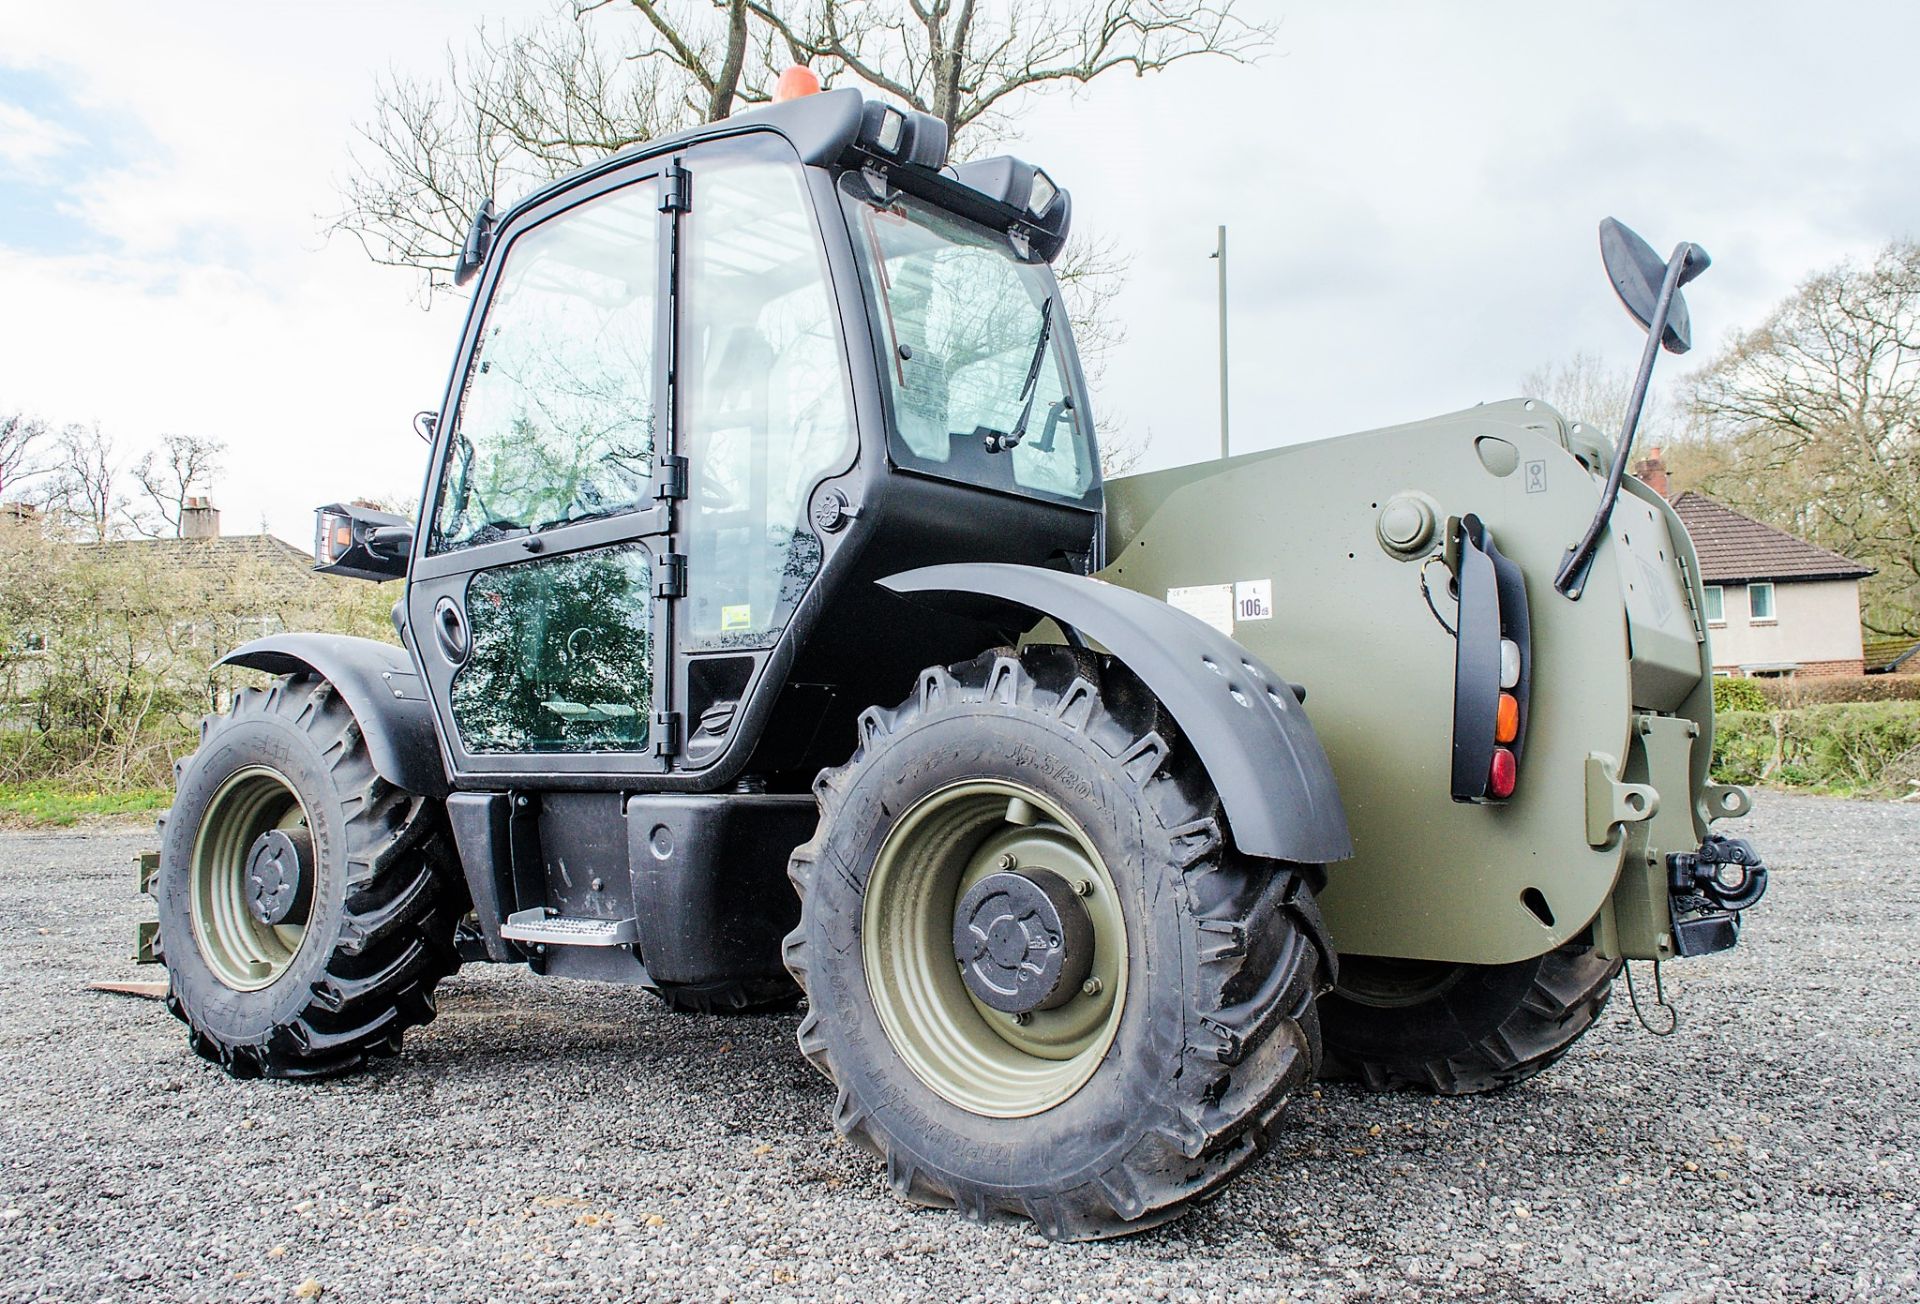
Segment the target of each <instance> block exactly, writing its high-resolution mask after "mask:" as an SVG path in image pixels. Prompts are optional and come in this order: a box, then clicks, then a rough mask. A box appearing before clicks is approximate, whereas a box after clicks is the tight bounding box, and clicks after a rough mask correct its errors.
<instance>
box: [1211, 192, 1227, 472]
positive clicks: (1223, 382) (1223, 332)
mask: <svg viewBox="0 0 1920 1304" xmlns="http://www.w3.org/2000/svg"><path fill="white" fill-rule="evenodd" d="M1219 237H1220V243H1219V245H1218V246H1217V247H1216V248H1215V249H1214V251H1213V257H1214V258H1215V259H1217V260H1218V261H1219V263H1220V267H1219V272H1220V457H1221V459H1222V460H1225V458H1226V457H1227V228H1226V227H1224V226H1223V227H1221V228H1220V229H1219Z"/></svg>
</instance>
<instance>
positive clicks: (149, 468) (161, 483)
mask: <svg viewBox="0 0 1920 1304" xmlns="http://www.w3.org/2000/svg"><path fill="white" fill-rule="evenodd" d="M160 442H161V447H160V448H159V449H157V450H149V451H148V452H146V453H144V454H142V455H141V457H140V460H139V461H137V462H135V463H134V464H133V478H134V480H135V481H136V482H137V483H138V484H139V486H140V491H141V493H142V494H143V495H144V496H145V497H146V499H147V502H146V504H145V505H143V506H142V507H141V508H140V509H138V510H134V511H130V512H128V514H127V516H128V521H129V523H130V524H131V525H132V526H133V528H134V529H135V530H137V531H139V532H140V533H141V534H144V535H147V536H149V537H157V536H160V535H164V534H168V533H172V534H173V535H175V536H178V535H179V533H180V515H181V513H182V512H183V511H184V510H185V507H186V500H187V499H188V498H189V497H191V496H192V495H193V494H194V492H195V491H196V490H198V491H201V492H204V491H205V490H206V489H207V488H208V487H209V486H210V485H211V483H212V481H213V478H214V477H215V476H217V475H219V474H220V458H221V457H222V455H224V454H225V453H226V451H227V446H226V445H225V444H223V443H221V442H220V441H219V440H217V439H203V438H202V437H200V436H199V435H162V436H161V437H160Z"/></svg>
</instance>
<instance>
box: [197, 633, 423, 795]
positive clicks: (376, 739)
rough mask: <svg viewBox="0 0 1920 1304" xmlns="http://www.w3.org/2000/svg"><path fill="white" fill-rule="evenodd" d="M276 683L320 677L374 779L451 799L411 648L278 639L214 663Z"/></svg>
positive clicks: (339, 638)
mask: <svg viewBox="0 0 1920 1304" xmlns="http://www.w3.org/2000/svg"><path fill="white" fill-rule="evenodd" d="M214 664H216V665H222V666H244V667H246V668H247V669H249V670H264V671H266V672H267V673H268V674H273V675H294V674H303V673H305V674H316V675H319V676H320V677H321V678H322V679H324V680H326V681H327V682H328V683H330V684H332V685H333V688H334V691H335V692H337V693H339V694H340V696H341V697H343V698H345V699H346V703H347V706H348V707H349V708H350V709H351V710H352V711H353V718H354V721H355V722H356V723H357V724H358V725H359V726H360V734H361V737H363V738H364V739H365V740H366V744H367V756H368V758H369V759H370V760H372V762H373V769H374V773H376V774H378V775H379V776H380V777H381V778H383V779H385V780H386V781H387V782H388V783H391V784H393V785H394V786H396V787H399V788H404V789H406V790H407V791H408V792H417V793H420V794H422V795H424V796H428V797H444V796H446V794H447V790H448V785H447V772H446V768H445V766H443V765H442V764H441V761H440V743H439V740H438V739H437V738H436V737H435V736H434V732H433V707H432V706H431V705H430V704H429V703H428V702H427V694H426V691H425V688H424V687H423V685H422V684H421V683H420V676H419V675H417V674H416V673H415V672H414V668H413V662H412V660H411V659H409V658H408V656H407V651H406V649H405V648H400V647H395V646H393V645H392V644H391V643H376V642H374V641H373V640H372V639H370V638H352V637H349V636H347V635H345V634H274V635H271V636H270V637H267V638H259V639H255V640H254V641H253V642H251V643H247V644H243V645H242V646H240V647H237V648H235V649H234V650H233V651H231V652H229V653H227V655H225V656H223V657H221V658H220V660H219V661H217V662H215V663H214Z"/></svg>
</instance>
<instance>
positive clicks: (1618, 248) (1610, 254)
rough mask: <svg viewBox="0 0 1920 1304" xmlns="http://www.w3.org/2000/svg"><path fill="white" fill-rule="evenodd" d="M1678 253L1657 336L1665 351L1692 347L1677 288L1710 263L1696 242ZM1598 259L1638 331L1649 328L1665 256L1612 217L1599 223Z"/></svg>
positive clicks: (1684, 307)
mask: <svg viewBox="0 0 1920 1304" xmlns="http://www.w3.org/2000/svg"><path fill="white" fill-rule="evenodd" d="M1681 256H1682V257H1684V258H1685V260H1686V261H1685V262H1684V264H1683V265H1682V266H1681V268H1680V275H1679V277H1678V279H1676V280H1675V282H1674V287H1673V302H1672V303H1671V304H1670V305H1668V308H1667V325H1666V330H1665V331H1664V332H1662V334H1661V336H1660V343H1661V344H1663V345H1664V346H1665V347H1666V349H1667V351H1668V352H1669V353H1685V352H1686V351H1687V350H1688V349H1690V348H1692V347H1693V321H1692V318H1691V317H1689V316H1688V314H1687V301H1686V300H1685V299H1684V298H1682V297H1681V294H1680V287H1681V286H1683V285H1685V284H1686V283H1687V282H1688V281H1691V280H1692V279H1693V278H1694V277H1696V276H1698V275H1700V273H1702V272H1704V271H1706V270H1707V267H1708V266H1709V265H1710V264H1711V263H1712V262H1713V260H1712V259H1711V258H1709V257H1707V251H1706V250H1704V249H1702V248H1701V247H1700V246H1699V245H1696V244H1690V245H1687V246H1686V247H1685V251H1684V253H1683V254H1682V255H1681ZM1600 258H1601V261H1602V262H1604V263H1605V264H1606V266H1607V276H1608V277H1609V278H1611V280H1612V281H1613V289H1614V293H1616V294H1618V295H1619V296H1620V302H1621V303H1623V304H1625V305H1626V308H1627V311H1628V312H1630V313H1632V314H1633V319H1634V320H1635V321H1637V322H1639V323H1640V329H1641V330H1651V329H1652V327H1653V317H1654V313H1655V312H1656V311H1658V305H1659V302H1660V286H1661V283H1662V282H1663V281H1665V280H1666V277H1667V261H1666V259H1664V258H1662V257H1661V256H1660V255H1659V254H1657V253H1655V252H1654V251H1653V246H1652V245H1650V244H1648V243H1647V242H1646V241H1645V240H1642V239H1641V238H1640V237H1639V236H1638V235H1637V234H1635V232H1634V231H1633V230H1632V228H1630V227H1628V226H1626V225H1625V224H1623V223H1622V222H1621V221H1620V220H1619V219H1617V218H1612V217H1610V218H1608V219H1607V220H1606V221H1604V222H1602V223H1601V224H1600Z"/></svg>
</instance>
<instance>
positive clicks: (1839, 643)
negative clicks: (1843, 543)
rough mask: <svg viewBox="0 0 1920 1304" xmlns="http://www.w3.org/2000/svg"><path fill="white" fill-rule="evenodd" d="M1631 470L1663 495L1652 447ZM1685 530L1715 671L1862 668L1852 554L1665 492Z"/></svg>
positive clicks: (1690, 494) (1663, 477)
mask: <svg viewBox="0 0 1920 1304" xmlns="http://www.w3.org/2000/svg"><path fill="white" fill-rule="evenodd" d="M1633 470H1634V474H1635V475H1637V476H1639V477H1640V479H1641V480H1643V481H1645V482H1646V484H1647V486H1648V487H1649V488H1651V489H1653V490H1654V491H1655V492H1657V493H1660V494H1667V472H1666V465H1665V463H1664V462H1663V461H1662V460H1661V458H1660V450H1659V449H1658V448H1654V449H1650V450H1649V455H1648V457H1647V458H1646V460H1644V461H1642V462H1639V463H1636V464H1635V466H1634V468H1633ZM1668 500H1669V501H1670V502H1671V503H1672V504H1673V510H1674V511H1675V513H1677V514H1678V515H1679V517H1680V520H1681V523H1682V524H1684V525H1685V526H1686V527H1687V533H1688V534H1690V535H1691V536H1693V546H1694V550H1695V551H1696V552H1697V553H1698V554H1699V557H1700V583H1701V585H1702V586H1703V587H1704V588H1705V590H1706V599H1707V603H1706V605H1707V610H1706V616H1707V628H1708V634H1709V637H1710V639H1711V641H1712V644H1713V672H1714V673H1715V674H1716V675H1747V676H1753V677H1757V678H1774V679H1784V678H1791V677H1798V678H1811V677H1814V676H1829V675H1858V674H1862V673H1864V672H1865V669H1866V664H1865V648H1864V646H1863V644H1862V642H1861V633H1860V581H1861V580H1863V579H1865V578H1866V577H1867V576H1869V575H1871V574H1873V573H1874V571H1873V568H1872V567H1871V566H1862V565H1861V564H1860V563H1859V562H1857V561H1854V560H1853V559H1852V558H1849V557H1843V556H1841V555H1840V554H1839V553H1837V552H1833V551H1830V550H1829V549H1826V548H1822V547H1819V546H1817V545H1815V544H1811V543H1808V542H1807V541H1806V540H1805V539H1800V538H1796V537H1795V536H1793V535H1791V534H1788V533H1787V532H1786V531H1785V530H1781V529H1776V528H1775V527H1774V526H1771V525H1768V524H1766V523H1765V522H1763V521H1756V520H1754V519H1753V518H1752V517H1751V516H1746V515H1743V514H1742V513H1740V512H1736V511H1735V510H1733V508H1731V507H1728V506H1727V505H1726V504H1725V503H1722V502H1716V501H1715V500H1714V499H1712V498H1709V497H1707V496H1706V495H1705V494H1702V493H1697V492H1694V491H1692V490H1689V491H1687V492H1685V493H1681V494H1671V495H1668Z"/></svg>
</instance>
